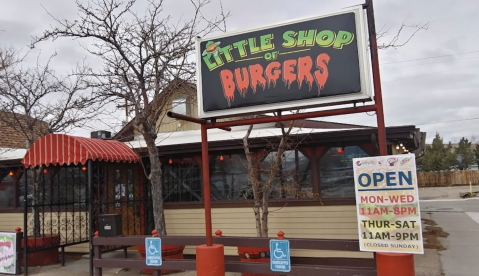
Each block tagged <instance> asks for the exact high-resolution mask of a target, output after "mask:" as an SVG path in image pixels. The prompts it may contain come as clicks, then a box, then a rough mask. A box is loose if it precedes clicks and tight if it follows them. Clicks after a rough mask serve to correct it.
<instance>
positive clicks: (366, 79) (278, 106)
mask: <svg viewBox="0 0 479 276" xmlns="http://www.w3.org/2000/svg"><path fill="white" fill-rule="evenodd" d="M351 12H352V13H354V14H355V19H356V39H357V45H358V60H359V75H360V83H361V91H360V92H357V93H349V94H344V95H336V96H327V97H318V98H311V99H304V100H297V101H287V102H280V103H272V104H262V105H254V106H248V107H238V108H226V109H223V110H216V111H206V112H205V111H204V110H203V93H202V92H203V91H202V79H201V54H200V43H201V42H203V41H208V40H216V39H221V38H225V37H228V36H233V35H239V34H245V33H250V32H255V31H260V30H265V29H270V28H275V27H280V26H287V25H290V24H295V23H300V22H304V21H309V20H315V19H320V18H325V17H330V16H334V15H341V14H345V13H351ZM364 18H365V14H364V10H363V6H362V5H359V6H354V7H351V8H345V9H342V10H340V11H336V12H331V13H327V14H324V15H319V16H315V17H307V18H300V19H295V20H288V21H283V22H279V23H276V24H272V25H267V26H263V27H258V28H253V29H248V30H239V31H232V32H226V33H223V34H221V35H217V36H209V37H205V38H197V39H196V80H197V87H196V89H197V92H198V93H197V99H198V117H199V118H223V117H229V116H235V115H244V114H253V113H267V112H272V111H278V110H292V109H296V108H311V107H319V106H330V105H340V104H345V103H351V102H356V101H360V102H366V101H371V100H372V99H371V97H372V92H371V77H370V72H369V67H370V66H369V65H370V63H369V59H368V56H369V55H368V50H367V45H368V44H367V39H366V29H365V28H366V22H365V21H364Z"/></svg>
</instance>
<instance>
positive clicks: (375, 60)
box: [366, 0, 388, 155]
mask: <svg viewBox="0 0 479 276" xmlns="http://www.w3.org/2000/svg"><path fill="white" fill-rule="evenodd" d="M366 13H367V18H368V32H369V49H370V51H371V62H372V67H373V84H374V101H375V105H376V119H377V123H378V144H379V155H388V149H387V143H386V125H385V123H384V109H383V95H382V90H381V76H380V72H379V55H378V41H377V37H376V25H375V21H374V8H373V0H366Z"/></svg>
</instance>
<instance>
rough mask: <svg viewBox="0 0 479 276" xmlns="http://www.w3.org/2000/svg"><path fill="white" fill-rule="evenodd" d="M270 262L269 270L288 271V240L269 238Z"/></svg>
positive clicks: (289, 261)
mask: <svg viewBox="0 0 479 276" xmlns="http://www.w3.org/2000/svg"><path fill="white" fill-rule="evenodd" d="M269 250H270V263H271V271H278V272H290V271H291V256H290V251H289V241H288V240H270V241H269Z"/></svg>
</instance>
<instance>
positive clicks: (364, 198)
mask: <svg viewBox="0 0 479 276" xmlns="http://www.w3.org/2000/svg"><path fill="white" fill-rule="evenodd" d="M353 166H354V181H355V183H354V184H355V189H356V204H357V211H358V229H359V240H360V248H361V251H373V252H396V253H415V254H423V253H424V248H423V240H422V227H421V215H420V212H419V195H418V188H417V175H416V161H415V157H414V155H412V154H405V155H393V156H379V157H367V158H355V159H353Z"/></svg>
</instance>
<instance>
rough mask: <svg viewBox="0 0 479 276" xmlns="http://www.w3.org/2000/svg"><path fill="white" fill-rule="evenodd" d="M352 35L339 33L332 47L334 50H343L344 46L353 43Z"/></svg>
mask: <svg viewBox="0 0 479 276" xmlns="http://www.w3.org/2000/svg"><path fill="white" fill-rule="evenodd" d="M353 39H354V34H353V33H350V32H346V31H339V32H338V37H337V38H336V41H334V45H333V47H334V48H336V49H343V46H344V45H348V44H349V43H351V42H353Z"/></svg>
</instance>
